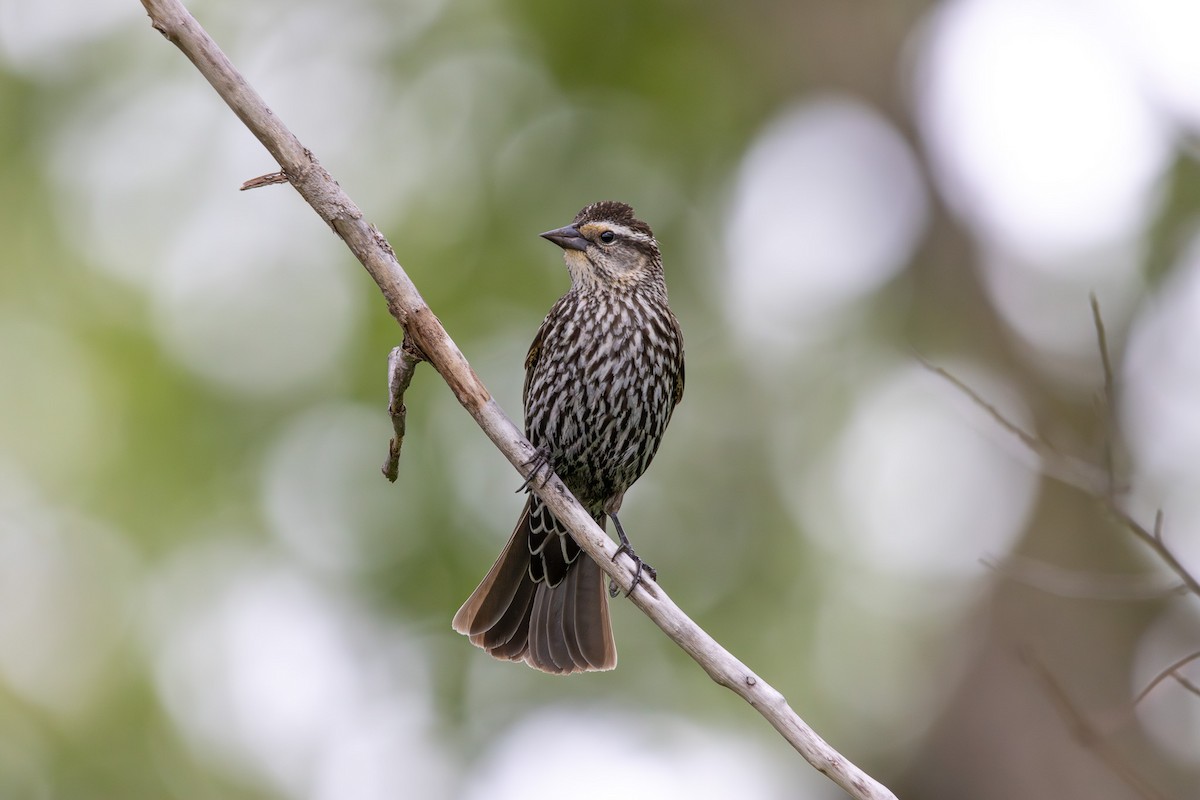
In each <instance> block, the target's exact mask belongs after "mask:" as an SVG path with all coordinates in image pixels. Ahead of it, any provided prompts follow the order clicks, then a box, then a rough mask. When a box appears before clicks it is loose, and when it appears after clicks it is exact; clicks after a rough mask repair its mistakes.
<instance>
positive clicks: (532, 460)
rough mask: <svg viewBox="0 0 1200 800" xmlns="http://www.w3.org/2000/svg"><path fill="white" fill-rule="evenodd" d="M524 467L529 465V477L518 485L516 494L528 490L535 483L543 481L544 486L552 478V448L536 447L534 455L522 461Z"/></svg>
mask: <svg viewBox="0 0 1200 800" xmlns="http://www.w3.org/2000/svg"><path fill="white" fill-rule="evenodd" d="M521 466H522V467H529V477H528V478H526V479H525V481H524V482H523V483H522V484H521V485H520V486H518V487H517V491H516V492H515V494H520V493H521V492H524V491H528V490H529V487H530V486H532V485H534V484H535V483H541V485H542V486H543V487H544V486H545V485H546V481H548V480H550V476H551V475H553V474H554V465H553V464H551V463H550V448H548V447H535V448H534V449H533V455H532V456H530V457H529V460H528V461H524V462H522V463H521Z"/></svg>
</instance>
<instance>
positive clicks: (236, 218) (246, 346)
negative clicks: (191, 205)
mask: <svg viewBox="0 0 1200 800" xmlns="http://www.w3.org/2000/svg"><path fill="white" fill-rule="evenodd" d="M213 211H214V218H204V215H201V217H200V218H197V219H196V220H195V221H194V224H193V225H191V226H190V227H189V228H188V230H186V231H184V232H183V233H182V235H181V236H180V237H179V239H178V241H177V243H176V245H175V247H174V248H173V250H174V252H173V254H172V255H171V256H170V257H168V259H167V262H166V263H165V264H163V265H162V271H161V273H160V275H158V276H157V278H156V279H155V280H154V281H153V283H152V285H151V298H152V301H153V304H154V323H155V329H156V331H157V333H158V336H159V337H160V339H161V340H162V342H163V344H164V346H165V347H166V350H167V352H169V353H170V354H171V355H173V356H174V357H175V358H176V359H177V360H178V361H179V362H180V364H182V365H183V366H184V367H186V368H188V369H189V370H191V371H193V372H195V373H196V374H197V375H199V376H201V377H203V378H205V379H207V380H208V381H210V382H212V383H213V384H215V385H217V386H220V387H221V388H223V389H226V390H228V391H231V392H234V393H237V394H245V395H262V394H276V393H285V392H290V391H296V390H299V389H306V388H311V387H313V386H315V385H316V384H317V383H318V382H327V381H328V380H329V378H330V377H331V374H335V373H336V368H337V366H338V364H339V362H340V359H341V356H342V354H343V351H344V349H345V347H346V346H347V345H348V343H349V341H350V338H351V335H352V333H353V331H354V327H355V323H356V321H357V317H358V312H359V307H360V305H361V302H360V296H359V295H358V294H357V292H356V290H355V280H356V279H357V278H359V277H361V276H360V275H359V273H358V272H356V271H355V270H352V269H349V268H348V265H347V264H346V263H344V262H345V256H344V254H343V253H342V252H341V247H340V244H339V243H338V242H337V240H336V239H334V238H333V237H332V236H330V235H329V232H328V231H326V230H325V229H324V228H323V227H322V226H319V225H311V224H309V225H297V226H291V225H288V224H287V221H288V220H289V219H290V218H289V216H288V215H287V212H286V211H280V212H274V211H272V210H270V209H268V208H259V209H256V211H258V212H261V213H259V214H256V216H255V218H254V219H249V218H247V217H246V216H245V215H244V214H242V213H239V211H237V210H235V209H232V208H229V209H224V210H218V209H213ZM280 217H282V219H280ZM273 220H277V221H278V222H279V223H280V224H275V222H273ZM264 229H266V230H272V231H275V233H274V234H273V235H271V236H268V237H264V236H263V235H262V231H263V230H264ZM214 230H219V231H221V236H220V237H214V236H212V231H214ZM284 232H286V237H285V236H283V235H282V234H284ZM314 254H321V255H323V256H324V257H318V256H315V255H314Z"/></svg>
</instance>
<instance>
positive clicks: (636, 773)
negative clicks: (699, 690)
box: [462, 708, 839, 800]
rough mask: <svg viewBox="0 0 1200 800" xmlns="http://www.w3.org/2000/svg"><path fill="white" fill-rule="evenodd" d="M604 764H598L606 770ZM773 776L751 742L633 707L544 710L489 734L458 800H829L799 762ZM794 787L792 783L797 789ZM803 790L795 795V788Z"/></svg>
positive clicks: (828, 792)
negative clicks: (626, 799) (799, 799)
mask: <svg viewBox="0 0 1200 800" xmlns="http://www.w3.org/2000/svg"><path fill="white" fill-rule="evenodd" d="M606 765H607V766H606ZM801 770H802V771H801ZM797 773H798V774H792V773H790V772H789V773H786V774H785V773H783V771H782V770H781V769H780V767H779V766H778V765H777V764H776V763H775V762H772V761H770V760H768V759H767V758H765V757H764V755H763V749H762V748H761V746H760V745H759V744H756V743H754V742H751V741H747V740H742V739H739V738H737V737H735V736H732V735H730V734H729V733H727V732H725V730H718V729H705V728H701V727H698V726H692V725H687V724H685V723H682V722H679V721H677V720H674V719H669V718H658V717H651V716H647V715H645V714H642V713H640V712H638V711H636V710H632V709H631V710H628V711H626V712H615V711H612V710H598V709H587V708H571V709H567V708H550V709H545V710H542V711H539V712H535V713H532V714H530V715H528V716H526V717H524V718H523V719H521V720H520V721H518V722H517V723H516V724H515V725H513V726H512V727H511V728H509V729H508V730H507V731H505V732H504V733H503V734H502V735H500V736H498V737H496V743H495V744H494V745H493V746H492V747H491V748H490V749H489V751H488V752H487V753H486V754H485V755H484V757H483V759H482V761H481V762H480V763H479V764H478V765H476V766H475V768H474V769H473V770H472V772H471V774H469V776H468V778H467V784H466V788H465V790H464V792H463V794H462V797H463V800H527V798H531V797H564V796H570V798H571V800H611V798H613V797H614V796H621V795H622V794H626V795H628V796H631V797H655V798H683V797H686V798H694V799H695V800H706V799H707V798H712V799H713V800H717V798H729V797H753V798H760V799H761V800H771V799H772V798H778V799H779V800H782V798H785V797H796V796H798V794H802V795H803V796H804V797H812V798H826V797H827V798H831V799H832V798H833V797H835V796H837V794H838V791H839V790H837V789H836V788H833V789H831V788H827V787H829V786H831V784H828V782H824V781H823V779H821V781H822V782H818V779H819V776H817V777H816V778H813V779H811V780H806V778H809V776H816V773H815V772H812V771H811V770H807V769H804V767H803V765H800V767H798V770H797ZM797 781H799V782H800V786H798V785H797ZM802 787H803V791H801V788H802Z"/></svg>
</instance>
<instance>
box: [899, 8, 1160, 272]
mask: <svg viewBox="0 0 1200 800" xmlns="http://www.w3.org/2000/svg"><path fill="white" fill-rule="evenodd" d="M1083 5H1084V4H1076V5H1072V4H1070V3H1066V2H1056V1H1051V2H1042V0H952V2H948V3H945V4H943V5H942V6H940V7H939V8H938V9H937V10H936V11H935V12H934V13H933V16H932V19H931V20H930V22H929V25H928V29H927V30H926V31H925V37H924V39H923V40H922V41H920V42H919V43H918V45H917V49H918V56H917V70H916V80H915V83H916V105H917V119H918V123H919V125H920V128H921V130H922V132H923V135H924V138H925V139H926V141H927V143H928V146H929V153H930V157H931V160H932V164H933V166H934V171H935V174H936V176H937V178H938V180H939V184H940V186H941V189H942V192H943V194H944V195H945V196H946V197H947V199H948V200H949V201H950V202H951V203H952V205H953V206H954V207H955V209H956V210H957V212H958V213H959V214H960V215H961V216H962V217H963V218H964V219H965V220H966V221H967V223H968V224H969V225H970V226H971V227H972V229H973V230H974V232H975V233H976V234H977V235H979V236H980V237H982V238H983V239H984V241H985V242H988V243H989V244H991V245H992V246H999V247H1003V248H1006V249H1010V250H1012V251H1013V252H1015V253H1016V254H1018V255H1020V256H1021V257H1023V258H1025V259H1026V260H1028V261H1029V262H1031V263H1050V264H1054V263H1056V262H1057V261H1058V260H1059V259H1060V258H1062V257H1065V256H1070V255H1072V254H1076V253H1078V252H1080V251H1087V250H1090V249H1095V248H1100V247H1104V246H1108V245H1110V244H1114V243H1116V244H1119V243H1122V242H1126V241H1129V240H1130V239H1132V238H1135V237H1137V236H1138V235H1140V233H1141V231H1142V230H1143V228H1144V227H1145V225H1146V223H1147V221H1148V220H1149V219H1150V218H1152V216H1153V214H1154V212H1155V210H1156V208H1157V204H1156V203H1155V202H1154V199H1155V190H1156V188H1157V184H1158V182H1159V180H1160V179H1161V178H1162V176H1163V173H1164V170H1165V169H1166V167H1167V164H1168V158H1169V155H1170V147H1169V145H1170V138H1169V131H1168V129H1167V128H1166V126H1165V125H1164V124H1163V122H1162V120H1161V119H1160V118H1159V116H1158V115H1157V114H1155V113H1154V111H1153V109H1152V108H1151V106H1150V104H1149V103H1148V102H1147V101H1146V99H1145V97H1144V96H1143V94H1142V93H1141V92H1140V90H1139V88H1140V87H1139V85H1138V81H1137V79H1136V78H1135V76H1134V74H1133V73H1132V71H1131V70H1130V68H1129V65H1128V63H1127V62H1126V61H1125V60H1124V59H1123V58H1122V56H1121V54H1120V53H1119V52H1118V51H1117V50H1116V49H1114V48H1113V47H1112V46H1111V45H1110V43H1109V42H1108V41H1107V40H1106V39H1105V38H1104V37H1103V36H1102V30H1101V29H1100V26H1098V25H1095V24H1091V22H1092V20H1091V19H1090V18H1089V16H1088V13H1089V11H1090V10H1089V9H1086V8H1084V7H1083Z"/></svg>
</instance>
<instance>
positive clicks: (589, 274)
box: [541, 200, 662, 290]
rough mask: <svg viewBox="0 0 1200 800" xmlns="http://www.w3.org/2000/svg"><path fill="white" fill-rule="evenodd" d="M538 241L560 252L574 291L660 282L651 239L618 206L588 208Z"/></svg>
mask: <svg viewBox="0 0 1200 800" xmlns="http://www.w3.org/2000/svg"><path fill="white" fill-rule="evenodd" d="M541 236H542V238H543V239H549V240H550V241H552V242H554V243H555V244H556V245H558V246H559V247H561V248H562V249H563V258H564V260H565V261H566V262H567V269H568V270H569V271H570V273H571V283H572V284H573V285H574V286H575V287H576V288H579V289H609V290H620V289H623V288H629V287H632V286H634V285H637V284H641V283H644V282H645V281H652V280H659V281H661V280H662V257H661V256H660V255H659V252H658V242H657V241H655V239H654V233H653V232H652V231H651V230H650V226H649V225H647V224H646V223H644V222H642V221H641V220H640V219H638V218H637V217H635V216H634V215H633V209H632V208H630V207H629V206H627V205H625V204H624V203H618V202H616V201H615V200H601V201H600V202H598V203H592V204H591V205H590V206H586V207H584V209H583V210H582V211H580V212H579V213H578V214H576V215H575V220H574V221H573V222H572V223H571V224H570V225H567V226H566V227H565V228H557V229H555V230H552V231H546V232H545V233H543V234H542V235H541Z"/></svg>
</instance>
